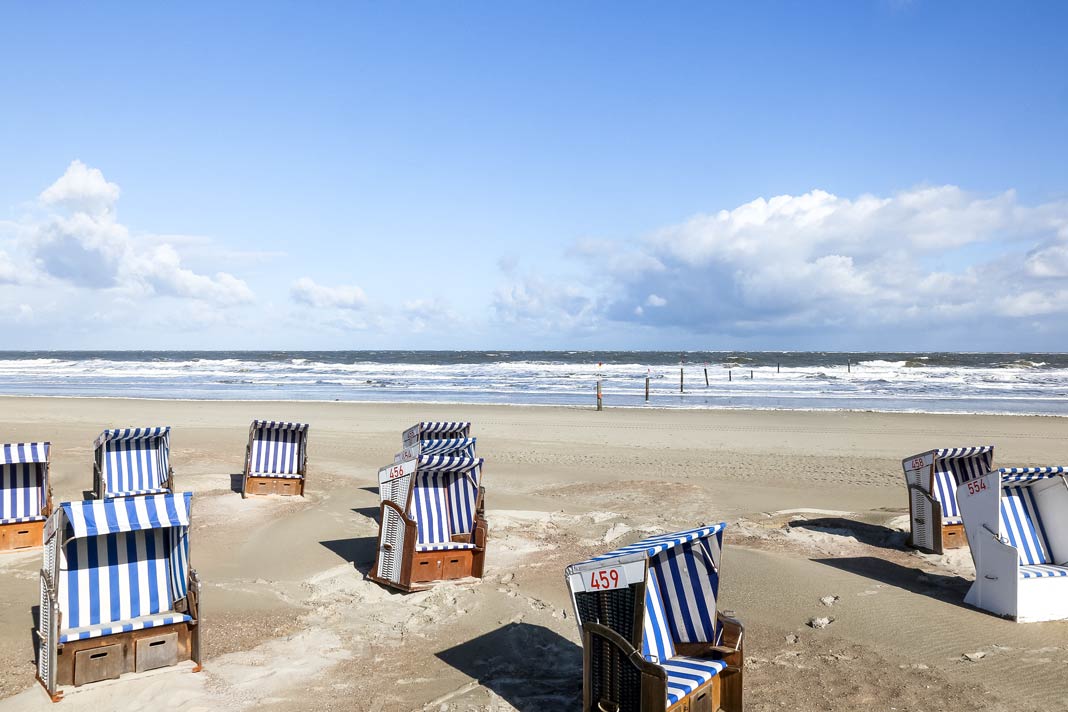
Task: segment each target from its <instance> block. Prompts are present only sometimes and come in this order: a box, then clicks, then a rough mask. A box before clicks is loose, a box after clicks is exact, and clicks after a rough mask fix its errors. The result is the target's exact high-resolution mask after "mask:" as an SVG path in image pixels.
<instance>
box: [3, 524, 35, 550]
mask: <svg viewBox="0 0 1068 712" xmlns="http://www.w3.org/2000/svg"><path fill="white" fill-rule="evenodd" d="M44 525H45V523H44V522H24V523H22V524H0V551H18V550H19V549H34V548H38V547H40V546H41V540H42V536H43V533H44Z"/></svg>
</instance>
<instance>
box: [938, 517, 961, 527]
mask: <svg viewBox="0 0 1068 712" xmlns="http://www.w3.org/2000/svg"><path fill="white" fill-rule="evenodd" d="M947 524H964V519H963V518H961V517H942V526H946V525H947Z"/></svg>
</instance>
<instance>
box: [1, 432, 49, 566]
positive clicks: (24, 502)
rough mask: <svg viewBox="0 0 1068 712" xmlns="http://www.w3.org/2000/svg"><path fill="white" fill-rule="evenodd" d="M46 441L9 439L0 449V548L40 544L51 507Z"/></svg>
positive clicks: (29, 546)
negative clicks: (12, 441)
mask: <svg viewBox="0 0 1068 712" xmlns="http://www.w3.org/2000/svg"><path fill="white" fill-rule="evenodd" d="M49 449H50V445H49V443H8V444H6V445H4V446H3V450H2V451H0V551H11V550H14V549H29V548H32V547H36V546H41V535H42V533H43V531H44V523H45V520H46V519H48V515H49V513H50V512H51V511H52V487H51V485H50V484H49V482H48V454H49Z"/></svg>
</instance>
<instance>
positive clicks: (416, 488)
mask: <svg viewBox="0 0 1068 712" xmlns="http://www.w3.org/2000/svg"><path fill="white" fill-rule="evenodd" d="M482 464H483V460H482V458H480V457H471V456H469V455H466V454H436V455H420V456H419V457H417V458H414V459H411V460H407V461H405V462H403V463H400V464H395V465H393V466H392V467H387V468H383V469H382V470H381V471H380V472H379V493H380V497H381V499H382V500H383V501H385V500H390V501H392V502H393V503H394V504H396V505H397V506H399V507H401V508H402V509H404V508H406V511H405V513H406V514H407V515H408V517H410V518H411V519H413V520H415V522H416V525H417V535H416V545H415V550H416V551H446V550H457V549H474V548H476V547H475V544H474V543H472V542H458V541H452V538H453V536H454V535H459V534H468V535H470V534H471V533H472V532H473V531H474V527H475V513H476V509H477V506H478V493H479V487H480V486H481V483H482Z"/></svg>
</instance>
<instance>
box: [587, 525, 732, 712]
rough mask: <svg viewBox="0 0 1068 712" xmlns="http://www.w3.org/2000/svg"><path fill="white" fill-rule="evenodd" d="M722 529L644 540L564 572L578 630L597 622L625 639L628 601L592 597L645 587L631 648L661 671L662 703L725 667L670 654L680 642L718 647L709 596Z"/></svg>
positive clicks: (713, 591)
mask: <svg viewBox="0 0 1068 712" xmlns="http://www.w3.org/2000/svg"><path fill="white" fill-rule="evenodd" d="M725 528H726V524H724V523H720V524H716V525H713V526H707V527H699V528H697V529H690V530H687V531H682V532H676V533H673V534H663V535H660V536H655V537H650V538H648V539H644V540H642V541H639V542H637V543H635V544H630V545H629V546H624V547H621V548H619V549H616V550H614V551H610V552H608V553H606V554H601V555H600V556H595V557H593V558H592V559H589V560H587V561H583V562H580V563H578V564H573V565H572V566H569V567H568V569H567V578H568V585H569V587H570V588H571V591H572V596H573V599H574V603H575V613H576V619H577V621H578V624H579V626H580V628H581V626H582V625H583V623H586V622H591V623H600V624H602V625H606V626H608V627H609V628H612V629H613V630H615V631H616V632H617V633H619V634H620V635H622V636H623V637H624V638H625V639H627V640H631V641H633V640H634V639H635V634H636V633H637V632H636V631H634V630H633V625H632V623H631V622H630V621H632V620H633V615H634V613H633V604H631V605H630V606H629V610H628V606H627V603H628V600H627V598H625V597H624V598H615V599H614V600H609V599H606V598H604V597H603V596H600V595H598V594H605V593H610V592H611V591H612V590H618V589H620V588H625V587H627V586H631V585H633V584H636V583H642V582H644V584H645V586H644V588H645V601H644V602H645V605H644V615H643V620H642V628H641V631H640V638H641V645H640V647H639V648H638V649H640V651H641V655H642V657H643V658H644V659H645V660H646V661H648V662H651V663H655V664H657V665H659V666H660V667H662V668H663V669H664V671H665V672H666V673H667V677H668V680H667V694H668V699H667V704H668V705H672V704H675V703H676V702H678V701H679V700H680V699H682V698H683V697H685V696H686V695H687V694H689V693H690V692H692V691H694V690H696V689H697V688H698V687H700V686H701V685H702V684H704V683H705V682H707V681H708V680H710V679H711V678H712V677H713V676H715V675H716V674H718V673H720V672H722V671H723V670H724V669H725V667H726V663H725V662H724V661H722V660H713V659H706V658H691V657H685V656H680V655H678V654H677V651H676V648H675V646H676V645H677V644H679V643H712V644H717V643H719V642H720V636H721V635H722V631H721V630H720V628H719V626H718V621H717V613H716V597H717V596H718V595H719V564H720V558H721V555H722V545H723V530H724V529H725ZM591 594H593V595H591ZM606 603H607V605H606ZM613 609H614V610H613ZM636 647H637V646H636ZM595 664H596V661H595Z"/></svg>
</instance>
